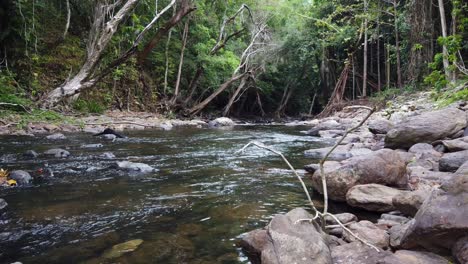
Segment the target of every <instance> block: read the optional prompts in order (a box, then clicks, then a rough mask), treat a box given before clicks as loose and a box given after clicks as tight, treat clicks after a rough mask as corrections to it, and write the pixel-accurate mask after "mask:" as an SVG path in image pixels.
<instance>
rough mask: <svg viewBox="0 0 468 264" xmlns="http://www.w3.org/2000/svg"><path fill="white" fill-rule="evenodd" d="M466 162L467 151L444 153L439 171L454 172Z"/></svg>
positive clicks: (467, 158)
mask: <svg viewBox="0 0 468 264" xmlns="http://www.w3.org/2000/svg"><path fill="white" fill-rule="evenodd" d="M467 160H468V150H464V151H458V152H453V153H445V154H444V155H443V156H442V158H441V159H440V163H439V170H440V171H449V172H454V171H456V170H457V169H458V168H460V166H461V165H463V163H465V161H467Z"/></svg>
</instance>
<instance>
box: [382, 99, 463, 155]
mask: <svg viewBox="0 0 468 264" xmlns="http://www.w3.org/2000/svg"><path fill="white" fill-rule="evenodd" d="M466 126H467V120H466V115H465V113H464V112H463V111H461V110H459V109H457V108H446V109H443V110H438V111H433V112H426V113H423V114H420V115H416V116H411V117H408V118H407V119H405V120H403V121H401V122H400V123H398V124H396V125H395V128H394V129H392V130H390V131H389V132H388V133H387V135H386V137H385V147H387V148H393V149H396V148H405V149H408V148H410V147H411V146H412V145H414V144H416V143H432V142H434V141H436V140H441V139H445V138H447V137H451V136H453V135H455V134H457V133H458V132H459V131H460V130H462V129H463V128H465V127H466Z"/></svg>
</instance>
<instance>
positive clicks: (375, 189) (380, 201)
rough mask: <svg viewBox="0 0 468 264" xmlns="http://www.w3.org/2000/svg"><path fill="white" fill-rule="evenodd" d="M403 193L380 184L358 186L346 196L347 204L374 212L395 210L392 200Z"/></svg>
mask: <svg viewBox="0 0 468 264" xmlns="http://www.w3.org/2000/svg"><path fill="white" fill-rule="evenodd" d="M401 192H403V191H400V190H397V189H394V188H391V187H387V186H384V185H380V184H364V185H356V186H354V187H352V188H351V189H349V191H348V193H347V194H346V202H347V203H348V204H349V205H351V206H353V207H358V208H363V209H366V210H368V211H373V212H389V211H393V210H395V207H394V206H393V203H392V199H393V197H395V196H397V195H398V194H400V193H401Z"/></svg>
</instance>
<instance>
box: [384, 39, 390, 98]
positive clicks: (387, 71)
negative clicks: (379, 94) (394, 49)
mask: <svg viewBox="0 0 468 264" xmlns="http://www.w3.org/2000/svg"><path fill="white" fill-rule="evenodd" d="M385 48H386V50H387V52H386V56H385V77H386V80H387V81H386V84H387V89H388V88H390V73H391V72H390V49H389V48H388V44H387V45H386V46H385Z"/></svg>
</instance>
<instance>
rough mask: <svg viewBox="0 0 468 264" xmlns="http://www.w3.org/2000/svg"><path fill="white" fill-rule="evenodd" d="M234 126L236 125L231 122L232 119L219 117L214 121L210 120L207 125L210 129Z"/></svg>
mask: <svg viewBox="0 0 468 264" xmlns="http://www.w3.org/2000/svg"><path fill="white" fill-rule="evenodd" d="M234 125H236V123H235V122H234V121H232V119H230V118H227V117H219V118H216V119H215V120H211V121H210V122H209V123H208V126H210V127H230V126H234Z"/></svg>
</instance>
